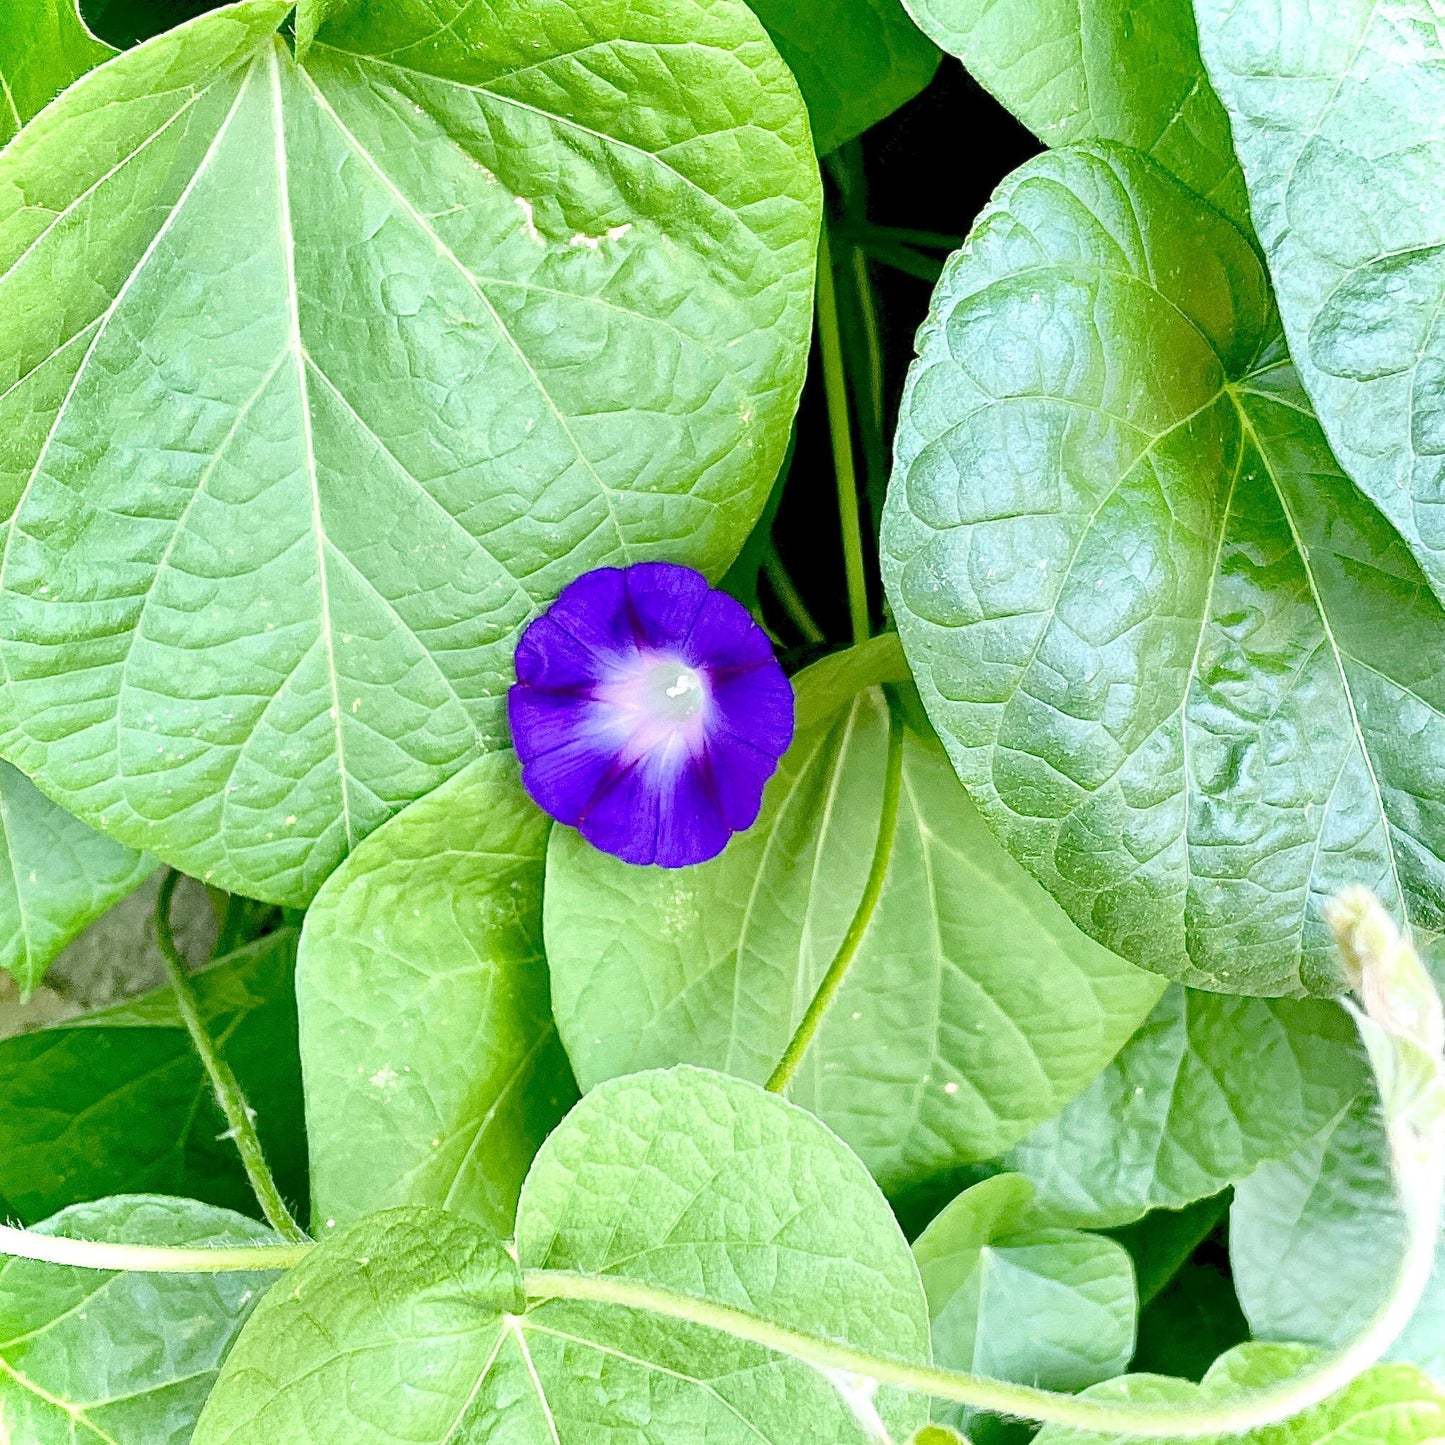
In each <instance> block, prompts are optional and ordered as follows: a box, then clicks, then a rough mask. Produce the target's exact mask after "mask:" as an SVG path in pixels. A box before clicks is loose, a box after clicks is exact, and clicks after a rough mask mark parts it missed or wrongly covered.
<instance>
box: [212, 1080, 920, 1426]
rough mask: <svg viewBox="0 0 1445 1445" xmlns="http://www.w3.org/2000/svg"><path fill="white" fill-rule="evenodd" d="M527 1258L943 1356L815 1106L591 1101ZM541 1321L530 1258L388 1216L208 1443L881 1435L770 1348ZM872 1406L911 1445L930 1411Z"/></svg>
mask: <svg viewBox="0 0 1445 1445" xmlns="http://www.w3.org/2000/svg"><path fill="white" fill-rule="evenodd" d="M516 1252H517V1261H518V1263H519V1264H520V1267H521V1269H523V1270H536V1269H552V1270H567V1271H574V1272H576V1271H581V1272H584V1273H587V1274H589V1275H593V1276H609V1275H615V1276H620V1277H622V1278H625V1279H627V1280H631V1281H637V1282H641V1283H644V1284H650V1285H653V1286H656V1287H661V1288H663V1289H666V1290H670V1291H674V1292H681V1293H683V1294H688V1295H691V1296H693V1297H695V1298H701V1299H706V1300H710V1301H712V1302H714V1303H719V1304H725V1305H731V1306H734V1307H737V1308H740V1309H744V1310H747V1311H749V1312H752V1313H754V1314H758V1315H762V1316H764V1317H766V1318H768V1319H770V1320H776V1321H778V1322H780V1323H784V1324H787V1325H790V1326H792V1327H794V1328H801V1329H807V1330H810V1331H813V1332H816V1333H822V1334H825V1335H828V1336H830V1337H832V1338H835V1339H839V1340H846V1341H848V1342H849V1343H851V1344H853V1345H856V1346H858V1347H860V1348H863V1349H870V1350H876V1351H883V1352H887V1353H890V1354H893V1355H897V1356H900V1357H903V1358H905V1359H926V1358H927V1357H928V1319H927V1312H926V1308H925V1304H924V1299H923V1291H922V1288H921V1287H920V1285H919V1283H918V1271H917V1269H916V1267H915V1266H914V1263H913V1259H912V1256H911V1255H910V1254H909V1252H908V1246H907V1245H906V1244H905V1243H904V1240H903V1236H902V1235H901V1234H900V1233H899V1231H898V1226H897V1224H896V1223H895V1222H894V1220H893V1218H892V1215H891V1214H890V1213H889V1210H888V1207H887V1205H886V1204H885V1203H884V1201H883V1198H882V1196H881V1195H880V1194H879V1193H878V1191H877V1189H876V1188H875V1186H874V1185H873V1183H872V1181H871V1180H870V1179H869V1178H868V1176H867V1174H866V1172H865V1171H864V1169H863V1167H862V1166H861V1165H860V1164H859V1163H858V1161H857V1159H855V1158H854V1157H853V1156H852V1155H851V1154H849V1152H848V1151H847V1149H845V1148H844V1147H843V1145H842V1144H841V1143H839V1141H838V1140H837V1139H836V1138H835V1137H834V1136H833V1135H832V1134H830V1133H829V1132H828V1130H826V1129H825V1128H824V1127H823V1126H822V1125H821V1124H819V1123H818V1122H817V1120H815V1119H813V1118H811V1117H810V1116H809V1115H807V1114H805V1113H804V1112H803V1111H802V1110H799V1109H795V1108H794V1107H792V1106H791V1105H789V1104H787V1103H786V1102H784V1101H783V1100H782V1099H779V1098H778V1097H776V1096H775V1095H771V1094H766V1093H764V1092H763V1091H762V1090H761V1089H758V1088H756V1087H754V1086H753V1085H751V1084H746V1083H742V1082H741V1081H739V1080H735V1079H726V1078H722V1077H720V1076H717V1075H712V1074H707V1073H703V1072H702V1071H700V1070H696V1069H675V1070H671V1071H668V1072H665V1073H664V1072H658V1073H650V1074H639V1075H635V1076H633V1077H631V1078H627V1079H617V1080H614V1081H612V1082H610V1083H608V1084H604V1085H602V1086H601V1087H600V1088H598V1089H597V1090H595V1091H594V1092H593V1093H592V1094H591V1095H589V1096H588V1097H587V1098H586V1099H584V1100H583V1101H582V1103H581V1104H579V1105H578V1106H577V1108H576V1109H574V1110H573V1112H572V1113H571V1114H570V1115H569V1116H568V1118H567V1119H566V1120H565V1121H564V1122H563V1123H562V1124H561V1125H560V1126H559V1128H558V1129H557V1131H556V1133H554V1134H553V1135H552V1137H551V1138H550V1139H549V1140H548V1141H547V1143H546V1144H545V1145H544V1146H543V1148H542V1151H541V1153H540V1154H539V1155H538V1156H537V1162H536V1164H535V1165H534V1166H533V1169H532V1173H531V1175H530V1177H529V1178H528V1180H527V1185H526V1188H525V1190H524V1191H523V1194H522V1203H521V1207H520V1210H519V1213H518V1219H517V1243H516ZM524 1307H525V1300H524V1298H523V1297H522V1292H521V1280H520V1278H519V1276H518V1266H517V1264H514V1263H513V1261H512V1259H511V1258H509V1257H508V1255H507V1254H506V1252H505V1251H504V1250H502V1249H501V1248H500V1246H499V1245H497V1244H496V1243H495V1242H494V1241H492V1240H491V1239H489V1238H487V1237H486V1236H485V1235H483V1234H482V1233H481V1232H480V1230H479V1229H478V1227H477V1226H476V1225H474V1224H472V1223H470V1222H469V1221H467V1220H464V1219H461V1218H459V1217H458V1216H456V1215H451V1214H441V1213H438V1212H436V1211H434V1210H430V1209H423V1208H410V1209H398V1210H391V1211H388V1212H387V1213H385V1214H381V1215H376V1216H372V1217H371V1218H369V1219H366V1220H363V1221H361V1222H360V1223H358V1224H355V1225H352V1226H351V1227H350V1228H349V1229H346V1230H342V1231H340V1232H339V1233H337V1234H336V1235H334V1236H332V1237H331V1238H330V1239H329V1240H327V1241H326V1242H325V1243H323V1244H322V1245H321V1247H320V1248H319V1249H318V1250H316V1251H315V1253H314V1254H312V1255H310V1256H308V1258H307V1259H306V1260H305V1261H303V1263H302V1264H301V1265H300V1266H299V1267H298V1268H297V1269H296V1270H295V1271H294V1273H293V1274H292V1275H290V1276H289V1277H288V1279H287V1281H286V1284H285V1286H284V1287H283V1288H281V1289H277V1290H275V1291H273V1292H272V1293H271V1294H270V1295H268V1296H267V1298H266V1300H265V1301H264V1302H263V1304H262V1305H261V1308H260V1309H259V1310H258V1311H257V1312H256V1315H255V1316H254V1318H253V1320H252V1322H251V1325H250V1327H249V1328H248V1329H247V1330H246V1331H245V1333H244V1334H243V1336H242V1338H241V1339H240V1341H239V1342H238V1344H237V1346H236V1349H235V1350H234V1351H233V1352H232V1355H231V1358H230V1360H229V1362H228V1363H227V1367H226V1370H225V1373H224V1374H223V1376H222V1378H221V1380H220V1382H219V1383H218V1385H217V1387H216V1389H215V1391H214V1393H213V1394H212V1396H211V1399H210V1401H209V1403H208V1404H207V1406H206V1412H205V1415H204V1416H203V1418H202V1420H201V1423H200V1426H199V1428H198V1430H197V1432H196V1441H195V1445H263V1442H264V1445H276V1442H277V1441H279V1440H287V1441H290V1440H301V1439H304V1440H306V1441H307V1442H308V1445H403V1442H405V1445H433V1442H435V1445H440V1442H443V1441H446V1442H449V1445H482V1442H489V1445H595V1442H597V1441H599V1440H605V1439H616V1440H624V1439H626V1440H637V1441H643V1440H647V1441H657V1442H669V1445H671V1442H679V1445H680V1442H682V1441H687V1440H699V1441H701V1440H706V1441H707V1442H708V1445H765V1442H766V1445H797V1442H798V1441H799V1440H800V1439H801V1438H806V1439H807V1441H808V1445H834V1442H837V1445H844V1442H846V1445H864V1442H865V1440H866V1438H867V1437H866V1436H865V1435H864V1432H863V1430H862V1428H861V1427H860V1425H859V1424H858V1423H857V1421H856V1420H855V1418H854V1416H853V1415H852V1414H851V1412H850V1411H849V1410H848V1409H847V1408H846V1407H845V1406H844V1405H843V1403H842V1402H841V1400H840V1398H839V1396H838V1395H837V1394H836V1393H835V1391H834V1390H833V1388H832V1386H831V1385H830V1384H829V1383H828V1382H827V1381H826V1380H825V1379H824V1378H823V1376H822V1375H821V1374H819V1373H818V1372H817V1371H815V1370H813V1369H812V1368H811V1367H809V1366H806V1365H801V1364H799V1363H798V1362H796V1361H793V1360H783V1359H780V1358H778V1357H776V1356H770V1355H769V1354H768V1353H767V1352H766V1351H764V1350H762V1349H760V1348H759V1347H757V1346H753V1345H747V1344H743V1343H741V1342H739V1341H737V1340H734V1339H732V1338H731V1337H729V1336H724V1335H720V1334H717V1333H714V1332H711V1331H707V1330H704V1329H702V1328H700V1327H698V1326H696V1325H691V1324H682V1323H678V1322H677V1321H674V1320H662V1319H655V1318H650V1317H649V1316H648V1315H646V1314H645V1313H642V1312H638V1311H635V1310H632V1309H619V1308H618V1307H616V1306H612V1305H603V1304H592V1303H581V1302H575V1303H574V1302H568V1301H563V1300H550V1301H547V1302H544V1303H541V1304H534V1305H533V1306H532V1307H531V1308H530V1309H527V1311H526V1313H525V1314H524V1313H523V1309H524ZM422 1380H424V1381H425V1386H426V1387H425V1388H424V1389H421V1388H416V1385H417V1383H418V1382H420V1381H422ZM877 1404H878V1408H879V1412H880V1414H881V1416H882V1418H883V1419H884V1421H885V1422H886V1423H887V1425H888V1427H889V1429H890V1431H891V1432H892V1433H893V1434H894V1436H895V1437H896V1438H899V1439H903V1438H905V1437H906V1436H907V1435H908V1433H909V1432H910V1431H911V1430H912V1429H913V1428H915V1427H916V1426H918V1425H920V1424H922V1423H923V1421H924V1420H925V1418H926V1414H927V1411H926V1407H925V1406H924V1404H923V1402H921V1401H919V1400H917V1399H916V1398H912V1397H909V1396H905V1395H901V1394H899V1393H897V1392H895V1391H892V1390H885V1391H882V1392H880V1394H879V1396H878V1399H877ZM800 1431H803V1432H804V1434H803V1435H800Z"/></svg>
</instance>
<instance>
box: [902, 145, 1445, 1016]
mask: <svg viewBox="0 0 1445 1445" xmlns="http://www.w3.org/2000/svg"><path fill="white" fill-rule="evenodd" d="M920 352H921V354H920V357H919V360H918V362H917V363H916V364H915V366H914V368H913V371H912V373H911V377H910V380H909V384H908V389H907V393H906V395H905V397H904V401H903V407H902V417H901V421H900V426H899V433H898V440H897V448H896V465H895V470H894V474H893V479H892V483H891V485H890V490H889V504H888V509H887V513H886V516H885V522H884V557H883V573H884V578H885V581H886V583H887V586H888V593H889V597H890V600H891V602H892V604H893V609H894V614H895V616H896V617H897V619H898V625H899V628H900V631H901V633H902V637H903V644H904V649H905V651H906V652H907V653H908V657H909V661H910V663H911V664H912V666H913V672H914V676H915V678H916V680H917V682H918V685H919V689H920V691H921V692H922V695H923V700H924V702H925V704H926V706H927V708H928V711H929V714H930V716H931V717H932V719H933V722H934V725H935V726H936V727H937V728H938V730H939V735H940V736H941V738H942V739H943V742H944V745H945V746H946V747H947V748H948V750H949V755H950V757H951V758H952V760H953V763H954V765H955V767H956V768H957V769H958V771H959V774H960V776H961V777H962V778H963V780H964V782H965V783H966V784H967V785H968V787H969V790H970V792H971V794H972V796H973V800H974V802H975V803H976V804H977V805H978V807H979V808H980V810H981V811H982V812H983V814H984V816H985V817H986V818H987V820H988V821H989V823H990V825H991V826H992V827H993V828H994V830H995V831H996V832H997V833H998V835H999V837H1000V838H1001V840H1002V841H1003V843H1004V845H1005V847H1007V848H1008V850H1009V851H1010V852H1011V853H1012V854H1013V855H1014V856H1015V857H1016V858H1018V859H1019V860H1020V861H1021V862H1023V863H1024V864H1025V865H1026V866H1027V867H1028V868H1029V869H1030V870H1031V871H1032V872H1033V873H1034V874H1035V875H1036V876H1037V877H1038V878H1039V879H1040V881H1041V882H1042V883H1043V884H1044V885H1045V887H1046V888H1048V890H1049V891H1050V892H1051V893H1052V894H1053V895H1054V896H1055V898H1057V899H1058V900H1059V902H1060V903H1061V904H1063V906H1064V908H1065V910H1066V911H1067V912H1068V913H1069V914H1070V915H1071V916H1072V918H1073V919H1074V921H1075V922H1076V923H1077V924H1078V925H1079V926H1080V927H1081V928H1083V929H1084V930H1085V931H1086V932H1088V933H1091V934H1092V935H1093V936H1094V937H1095V938H1097V939H1098V940H1099V941H1100V942H1101V943H1103V944H1105V945H1107V946H1108V947H1110V948H1112V949H1114V950H1115V951H1117V952H1118V953H1119V954H1121V955H1122V956H1123V957H1125V958H1128V959H1130V960H1132V961H1134V962H1136V963H1140V964H1147V965H1148V966H1149V967H1150V968H1152V969H1157V970H1158V971H1159V972H1161V973H1164V974H1167V975H1168V976H1170V977H1173V978H1176V979H1179V980H1181V981H1183V982H1185V983H1194V984H1198V985H1201V986H1206V987H1209V988H1213V989H1218V990H1222V991H1225V992H1230V993H1245V994H1261V995H1280V994H1290V993H1298V992H1303V991H1308V992H1312V993H1334V992H1338V991H1339V990H1340V989H1341V987H1342V985H1343V980H1342V978H1341V975H1340V973H1339V966H1338V963H1337V961H1336V958H1335V955H1334V950H1333V944H1332V941H1331V938H1330V934H1329V931H1328V929H1327V928H1326V926H1325V924H1324V920H1323V917H1322V914H1321V907H1322V904H1323V901H1324V899H1325V898H1327V897H1328V896H1330V895H1331V894H1332V893H1333V892H1334V891H1336V890H1337V889H1338V888H1340V887H1342V886H1345V885H1348V884H1357V883H1363V884H1366V885H1368V886H1370V887H1372V888H1374V889H1375V890H1376V891H1377V892H1378V893H1379V894H1380V896H1381V897H1382V898H1383V899H1384V901H1385V903H1386V906H1387V907H1388V908H1389V909H1390V910H1391V911H1392V912H1393V913H1395V914H1396V916H1399V915H1401V914H1403V915H1405V916H1406V917H1408V918H1409V919H1410V920H1412V921H1413V922H1415V923H1416V924H1419V925H1422V926H1424V927H1426V928H1429V929H1435V928H1438V927H1439V926H1440V925H1441V924H1442V923H1445V911H1442V900H1445V863H1442V861H1441V855H1442V854H1445V801H1442V800H1445V674H1442V673H1441V672H1440V670H1439V668H1438V667H1437V665H1436V660H1437V659H1438V658H1439V657H1440V656H1441V655H1442V653H1445V613H1442V611H1441V607H1440V605H1439V603H1438V602H1437V601H1436V600H1435V598H1434V596H1433V595H1432V593H1431V592H1430V589H1429V587H1428V586H1427V584H1426V581H1425V578H1424V577H1423V575H1422V574H1421V573H1420V571H1419V569H1418V567H1416V565H1415V564H1414V562H1413V561H1412V559H1411V557H1410V555H1409V553H1408V551H1407V550H1406V548H1405V547H1404V546H1403V545H1402V543H1401V542H1400V539H1399V537H1398V536H1397V535H1396V533H1395V532H1394V531H1393V529H1392V528H1391V527H1390V526H1389V524H1388V522H1387V521H1386V520H1385V519H1384V518H1383V517H1381V516H1380V515H1379V513H1378V512H1376V511H1375V510H1374V508H1373V507H1372V506H1371V505H1370V504H1369V503H1368V502H1367V501H1366V500H1365V499H1364V498H1362V497H1361V496H1360V495H1359V493H1358V492H1357V491H1356V490H1355V488H1354V487H1352V486H1351V485H1350V484H1349V482H1348V480H1347V479H1346V478H1345V477H1344V476H1343V475H1342V474H1341V473H1340V471H1339V468H1338V466H1337V465H1336V464H1335V462H1334V460H1333V458H1332V456H1331V454H1330V450H1329V447H1328V446H1327V444H1326V442H1325V440H1324V436H1323V434H1322V433H1321V432H1320V429H1319V426H1318V424H1317V423H1316V421H1315V420H1314V417H1313V415H1312V414H1311V412H1310V410H1309V404H1308V402H1307V400H1306V398H1305V395H1304V393H1303V391H1302V390H1301V389H1300V386H1299V383H1298V379H1297V378H1296V376H1295V373H1294V371H1293V369H1292V367H1291V366H1290V364H1289V360H1288V357H1287V355H1286V353H1285V350H1284V345H1283V341H1282V339H1281V337H1280V333H1279V328H1278V322H1277V319H1276V317H1275V313H1274V310H1273V307H1272V303H1271V300H1270V294H1269V288H1268V282H1267V279H1266V277H1265V275H1264V272H1263V270H1262V268H1261V266H1260V263H1259V260H1258V258H1257V256H1256V254H1255V252H1254V250H1253V248H1252V247H1251V245H1250V243H1249V242H1248V241H1247V240H1246V239H1245V238H1244V236H1243V235H1241V234H1240V232H1239V231H1237V230H1236V229H1235V228H1234V227H1233V226H1232V225H1230V224H1229V223H1228V222H1227V221H1226V220H1224V219H1223V218H1222V217H1221V216H1220V215H1219V214H1218V213H1217V212H1215V211H1212V210H1210V209H1209V208H1208V207H1206V206H1205V205H1204V204H1203V203H1202V202H1200V201H1199V200H1198V199H1197V198H1196V197H1195V196H1193V195H1192V194H1191V193H1190V192H1188V191H1186V190H1184V189H1183V188H1182V187H1181V186H1180V185H1179V184H1178V182H1176V181H1174V180H1173V179H1172V178H1170V177H1169V176H1168V175H1167V174H1166V173H1165V172H1164V171H1162V170H1161V169H1159V167H1158V166H1156V165H1154V164H1153V162H1151V161H1149V160H1147V159H1145V158H1144V157H1143V156H1141V155H1139V154H1137V153H1135V152H1131V151H1125V150H1122V149H1119V148H1117V147H1112V146H1091V147H1081V148H1078V149H1076V150H1074V151H1071V152H1057V151H1056V152H1052V153H1050V154H1047V155H1044V156H1041V157H1039V158H1037V159H1036V160H1033V161H1031V162H1029V163H1028V164H1027V165H1026V166H1024V167H1022V168H1021V169H1020V170H1019V171H1016V172H1015V173H1014V175H1013V176H1012V177H1011V178H1010V179H1009V180H1008V181H1007V182H1006V183H1005V184H1004V186H1003V187H1002V188H1001V190H1000V192H999V193H998V195H997V196H996V197H995V199H994V201H993V203H992V204H991V205H990V207H989V209H988V210H987V211H986V212H985V213H984V216H983V218H982V219H981V221H980V223H979V225H978V227H977V229H976V230H975V232H974V234H973V236H972V237H971V238H970V240H969V243H968V244H967V245H966V246H965V247H964V249H963V251H962V252H960V253H959V254H958V255H957V256H956V257H954V259H953V260H952V261H951V262H950V264H949V268H948V270H947V272H946V273H945V275H944V278H943V281H942V282H941V283H940V287H939V290H938V292H937V294H936V296H935V298H934V304H933V312H932V315H931V317H930V319H929V322H928V324H927V325H926V326H925V328H924V330H923V333H922V335H921V338H920Z"/></svg>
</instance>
